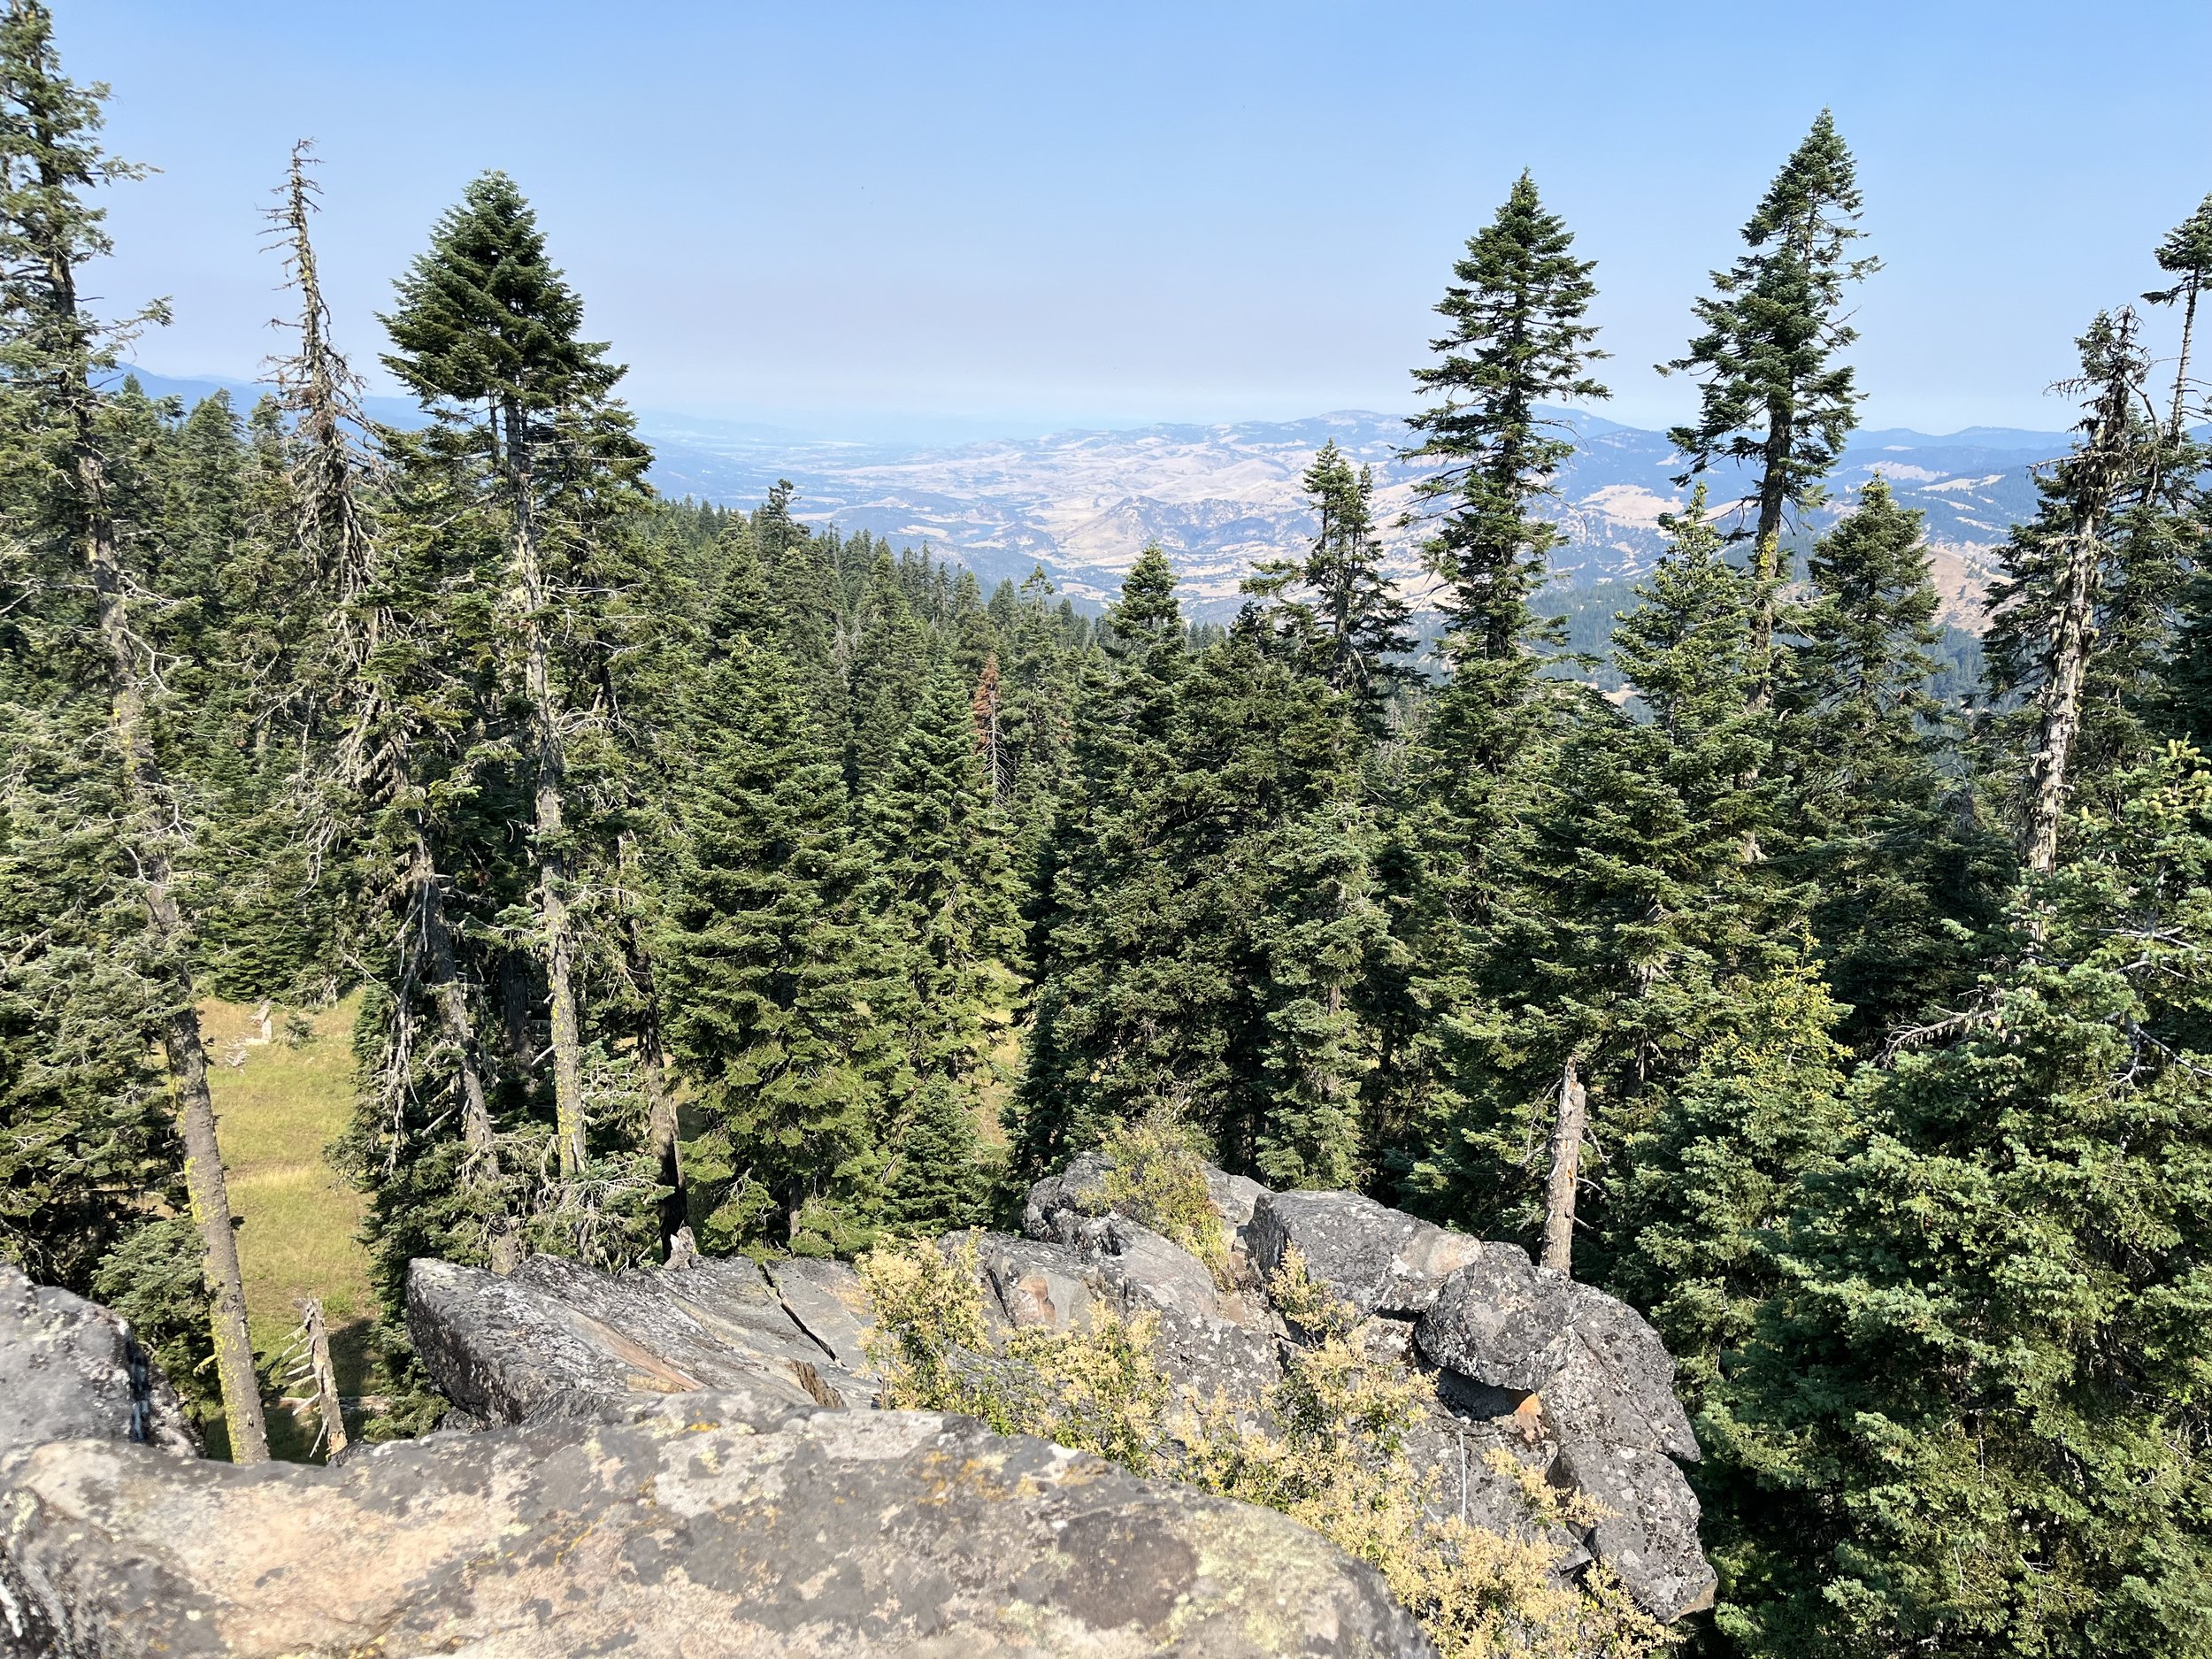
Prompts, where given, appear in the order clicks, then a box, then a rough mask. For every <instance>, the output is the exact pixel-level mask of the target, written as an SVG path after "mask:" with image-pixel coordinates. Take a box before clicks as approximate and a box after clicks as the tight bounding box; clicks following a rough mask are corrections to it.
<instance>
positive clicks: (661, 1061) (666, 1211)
mask: <svg viewBox="0 0 2212 1659" xmlns="http://www.w3.org/2000/svg"><path fill="white" fill-rule="evenodd" d="M625 942H626V947H627V949H628V951H629V956H630V979H631V982H632V983H633V984H634V985H635V986H636V987H637V994H638V1001H639V1003H640V1005H641V1009H642V1013H641V1016H640V1018H639V1021H638V1039H637V1058H638V1069H639V1071H641V1073H642V1074H643V1077H644V1081H645V1101H646V1107H647V1117H646V1134H647V1138H648V1142H649V1147H650V1149H651V1151H652V1154H653V1158H654V1162H655V1163H656V1164H657V1165H658V1166H659V1169H660V1182H661V1185H662V1186H663V1187H666V1188H668V1193H667V1195H666V1196H665V1197H664V1198H663V1199H662V1200H661V1210H660V1227H661V1248H662V1251H663V1254H664V1256H670V1257H672V1256H673V1253H674V1247H675V1240H676V1234H677V1233H678V1232H679V1231H680V1230H681V1229H682V1228H683V1227H684V1226H685V1225H687V1223H688V1222H689V1220H690V1218H691V1211H690V1198H689V1194H687V1193H686V1192H685V1190H684V1169H683V1159H682V1157H681V1156H680V1154H679V1152H678V1150H677V1146H676V1131H677V1127H678V1125H677V1121H676V1099H675V1096H674V1095H672V1094H670V1093H669V1092H668V1059H667V1056H666V1054H665V1053H664V1051H663V1050H662V1048H661V1002H660V992H659V990H658V988H657V987H656V986H655V984H654V982H653V957H652V954H651V953H650V952H649V950H648V949H646V945H645V938H644V934H643V933H642V932H641V929H640V928H639V926H638V923H637V918H636V917H635V916H632V917H631V918H629V924H628V930H627V933H626V936H625Z"/></svg>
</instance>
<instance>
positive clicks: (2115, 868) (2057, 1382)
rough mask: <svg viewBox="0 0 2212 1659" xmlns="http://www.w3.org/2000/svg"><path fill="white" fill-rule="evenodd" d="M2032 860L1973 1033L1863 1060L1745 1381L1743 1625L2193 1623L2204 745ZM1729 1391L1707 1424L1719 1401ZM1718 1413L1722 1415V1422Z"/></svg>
mask: <svg viewBox="0 0 2212 1659" xmlns="http://www.w3.org/2000/svg"><path fill="white" fill-rule="evenodd" d="M2114 793H2115V795H2116V797H2117V799H2118V801H2119V803H2120V804H2119V805H2118V806H2117V808H2116V809H2108V808H2106V807H2104V806H2103V805H2101V804H2092V805H2091V806H2090V807H2088V808H2087V809H2086V810H2084V811H2082V812H2080V813H2078V814H2077V815H2076V817H2075V818H2074V820H2073V822H2072V826H2071V828H2070V833H2069V835H2068V837H2067V839H2066V841H2064V842H2063V843H2062V856H2061V858H2060V860H2059V862H2058V863H2057V864H2056V865H2055V867H2054V868H2053V869H2052V870H2051V871H2049V872H2042V871H2032V872H2030V875H2029V879H2028V881H2027V885H2026V887H2025V888H2024V891H2023V892H2022V893H2021V894H2020V895H2019V896H2018V898H2017V901H2016V903H2015V904H2014V906H2013V907H2012V910H2011V912H2010V915H2009V918H2008V948H2007V949H2006V951H2005V953H2004V955H2003V956H2001V957H2000V958H1999V959H1997V960H1995V961H1994V962H1993V964H1992V966H1991V970H1990V974H1989V978H1988V980H1987V984H1986V996H1985V999H1984V1000H1983V1001H1982V1002H1980V1003H1979V1004H1978V1008H1977V1011H1976V1014H1975V1017H1974V1018H1971V1019H1970V1020H1969V1021H1967V1022H1966V1023H1965V1024H1964V1025H1963V1026H1962V1027H1961V1028H1959V1029H1958V1030H1957V1032H1956V1033H1955V1037H1954V1038H1953V1040H1952V1041H1949V1042H1948V1043H1947V1044H1946V1045H1944V1046H1940V1047H1929V1048H1922V1049H1919V1050H1916V1051H1912V1052H1908V1053H1906V1054H1904V1055H1902V1056H1900V1058H1899V1059H1898V1061H1897V1063H1896V1065H1895V1068H1894V1070H1893V1071H1873V1070H1869V1071H1863V1072H1862V1073H1861V1074H1860V1079H1859V1085H1860V1087H1859V1088H1858V1090H1857V1095H1858V1099H1857V1102H1856V1111H1857V1113H1858V1115H1859V1116H1860V1118H1862V1120H1863V1123H1864V1125H1865V1127H1864V1131H1863V1133H1862V1134H1861V1135H1860V1136H1859V1137H1858V1138H1856V1139H1855V1141H1852V1142H1851V1143H1849V1144H1848V1145H1847V1146H1846V1147H1845V1148H1843V1150H1844V1151H1845V1152H1846V1153H1847V1156H1844V1157H1843V1158H1841V1159H1840V1161H1839V1167H1838V1168H1837V1169H1836V1170H1835V1171H1833V1172H1832V1174H1830V1175H1827V1176H1824V1177H1823V1178H1822V1179H1818V1180H1817V1181H1816V1182H1813V1183H1811V1184H1810V1185H1809V1188H1808V1193H1807V1198H1806V1202H1805V1204H1804V1206H1803V1209H1802V1210H1801V1213H1800V1215H1799V1216H1798V1217H1796V1218H1795V1219H1794V1220H1793V1222H1792V1223H1791V1225H1789V1227H1788V1229H1787V1231H1786V1234H1785V1235H1783V1237H1782V1238H1781V1239H1780V1240H1778V1269H1779V1271H1780V1275H1781V1279H1782V1280H1783V1283H1784V1285H1785V1286H1786V1289H1785V1290H1784V1292H1783V1293H1782V1294H1779V1295H1778V1296H1777V1297H1775V1298H1774V1299H1772V1300H1770V1302H1768V1303H1767V1305H1766V1307H1765V1309H1764V1310H1763V1314H1762V1316H1761V1318H1760V1321H1759V1328H1758V1333H1757V1336H1756V1339H1755V1340H1754V1341H1753V1342H1751V1343H1750V1344H1748V1345H1747V1348H1746V1350H1745V1352H1744V1355H1743V1356H1742V1361H1741V1363H1740V1366H1739V1367H1738V1368H1737V1371H1736V1374H1735V1376H1734V1377H1733V1378H1732V1379H1731V1381H1730V1382H1729V1384H1728V1386H1727V1388H1726V1394H1727V1395H1728V1399H1729V1413H1728V1417H1727V1419H1726V1425H1725V1427H1726V1432H1727V1434H1728V1436H1729V1438H1730V1440H1732V1442H1733V1444H1732V1448H1730V1450H1729V1455H1730V1456H1731V1457H1732V1460H1733V1461H1735V1462H1736V1463H1739V1464H1740V1465H1742V1466H1745V1467H1747V1468H1749V1469H1750V1470H1752V1471H1754V1472H1755V1475H1756V1477H1757V1486H1758V1490H1757V1491H1756V1493H1755V1494H1754V1497H1753V1499H1752V1501H1750V1502H1745V1503H1743V1504H1740V1505H1739V1506H1737V1507H1736V1508H1735V1509H1734V1510H1733V1521H1732V1525H1736V1526H1740V1528H1741V1529H1742V1530H1741V1532H1740V1536H1739V1537H1737V1538H1733V1539H1732V1540H1731V1541H1730V1543H1729V1545H1728V1559H1729V1567H1728V1571H1727V1573H1726V1575H1725V1576H1726V1578H1727V1580H1728V1582H1729V1583H1730V1584H1731V1586H1732V1588H1731V1590H1730V1592H1729V1593H1728V1597H1727V1602H1726V1603H1724V1605H1723V1607H1722V1608H1721V1609H1720V1612H1719V1622H1720V1627H1721V1628H1722V1629H1723V1630H1724V1632H1726V1633H1727V1635H1728V1636H1729V1638H1730V1639H1731V1640H1732V1641H1734V1642H1736V1643H1737V1644H1739V1645H1740V1646H1742V1647H1746V1648H1747V1649H1749V1650H1751V1651H1754V1652H1761V1653H1773V1654H1784V1653H1803V1652H1809V1651H1854V1652H1862V1651H1880V1652H1901V1651H1905V1650H1908V1649H1913V1648H1919V1649H1924V1650H1935V1651H1942V1652H1947V1653H1960V1654H1987V1655H1997V1654H2014V1653H2040V1654H2053V1655H2093V1654H2109V1653H2130V1654H2144V1655H2184V1654H2193V1653H2198V1652H2200V1651H2202V1649H2203V1646H2204V1643H2205V1641H2206V1640H2207V1639H2208V1635H2212V1629H2208V1624H2207V1618H2208V1613H2207V1608H2206V1604H2205V1601H2204V1597H2203V1585H2204V1583H2205V1581H2206V1575H2207V1573H2208V1571H2212V1549H2208V1540H2207V1535H2206V1532H2205V1531H2204V1528H2203V1525H2202V1509H2201V1506H2202V1502H2203V1494H2204V1471H2203V1469H2202V1467H2201V1450H2200V1448H2201V1447H2202V1445H2203V1444H2204V1435H2205V1432H2206V1429H2207V1426H2208V1417H2207V1402H2206V1398H2205V1388H2204V1378H2205V1377H2206V1375H2207V1374H2208V1371H2212V1322H2208V1321H2207V1320H2206V1318H2205V1317H2204V1312H2205V1293H2204V1279H2205V1271H2206V1266H2205V1264H2206V1262H2207V1260H2208V1252H2212V1236H2208V1233H2207V1217H2212V1188H2208V1171H2212V1142H2208V1133H2212V1128H2208V1126H2212V1113H2208V1110H2207V1105H2208V1099H2207V1087H2206V1081H2205V1079H2206V1078H2207V1076H2208V1075H2212V1066H2208V1064H2207V1062H2208V1059H2212V1054H2208V1043H2212V982H2208V979H2207V975H2206V969H2205V964H2206V963H2207V962H2208V961H2212V949H2208V943H2212V910H2208V904H2212V900H2208V894H2212V772H2208V771H2207V768H2206V764H2205V761H2204V759H2203V757H2201V756H2200V755H2198V754H2197V753H2195V752H2194V751H2193V750H2189V749H2175V750H2171V751H2169V752H2167V753H2166V754H2163V755H2162V756H2160V757H2157V758H2156V759H2155V760H2154V762H2153V763H2152V764H2150V765H2149V766H2147V767H2146V768H2144V769H2142V770H2140V771H2139V772H2136V773H2134V774H2133V775H2131V777H2130V778H2129V779H2127V780H2124V782H2123V784H2122V785H2121V787H2119V788H2118V789H2117V790H2116V791H2115V792H2114ZM1712 1421H1713V1420H1712V1419H1709V1422H1712ZM1714 1426H1722V1425H1719V1424H1718V1423H1714Z"/></svg>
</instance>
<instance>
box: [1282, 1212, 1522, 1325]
mask: <svg viewBox="0 0 2212 1659" xmlns="http://www.w3.org/2000/svg"><path fill="white" fill-rule="evenodd" d="M1249 1237H1250V1240H1251V1249H1252V1259H1253V1264H1254V1265H1255V1266H1256V1267H1257V1268H1258V1270H1259V1271H1260V1272H1261V1273H1262V1274H1263V1275H1265V1274H1269V1273H1272V1272H1273V1271H1275V1270H1276V1269H1277V1268H1278V1267H1279V1266H1280V1265H1281V1264H1282V1260H1283V1256H1284V1253H1285V1252H1286V1250H1288V1249H1290V1248H1296V1249H1297V1251H1298V1253H1299V1255H1300V1256H1302V1257H1304V1259H1305V1263H1306V1271H1307V1272H1308V1273H1310V1275H1312V1277H1313V1278H1314V1279H1315V1280H1317V1282H1318V1283H1320V1284H1322V1285H1325V1286H1327V1287H1328V1289H1329V1290H1330V1291H1331V1293H1332V1294H1334V1295H1336V1296H1337V1297H1338V1298H1340V1300H1342V1301H1344V1302H1349V1303H1350V1304H1351V1305H1352V1306H1353V1307H1354V1308H1356V1309H1357V1310H1359V1311H1360V1312H1361V1313H1363V1314H1369V1313H1389V1314H1417V1313H1421V1312H1424V1311H1425V1310H1427V1308H1428V1306H1429V1304H1430V1303H1431V1302H1433V1301H1435V1299H1436V1292H1437V1289H1438V1287H1439V1286H1440V1285H1442V1283H1443V1282H1444V1279H1446V1277H1447V1276H1448V1275H1449V1274H1450V1273H1452V1272H1454V1271H1456V1270H1457V1269H1459V1268H1461V1267H1463V1266H1465V1265H1466V1264H1467V1263H1470V1262H1473V1261H1477V1260H1479V1259H1480V1258H1481V1257H1482V1256H1484V1254H1485V1253H1486V1252H1490V1251H1501V1250H1502V1251H1508V1252H1511V1253H1512V1254H1514V1255H1516V1256H1519V1255H1520V1252H1519V1251H1517V1250H1516V1249H1515V1248H1514V1247H1513V1246H1512V1245H1509V1244H1489V1243H1486V1242H1485V1241H1484V1240H1480V1239H1475V1238H1470V1237H1469V1236H1468V1235H1467V1234H1465V1233H1451V1232H1448V1231H1447V1230H1446V1229H1444V1228H1442V1227H1440V1226H1437V1225H1434V1224H1433V1223H1432V1222H1426V1221H1423V1220H1421V1219H1419V1218H1418V1217H1414V1216H1409V1215H1407V1214H1406V1213H1405V1212H1404V1211H1403V1210H1388V1209H1386V1208H1384V1206H1382V1205H1381V1204H1379V1203H1377V1202H1375V1201H1374V1200H1373V1199H1371V1198H1367V1197H1363V1196H1362V1195H1361V1194H1358V1193H1269V1194H1265V1195H1264V1196H1263V1197H1262V1198H1261V1199H1259V1200H1258V1202H1256V1205H1255V1208H1254V1210H1253V1215H1252V1220H1251V1225H1250V1227H1249ZM1520 1259H1521V1260H1523V1261H1524V1262H1525V1261H1526V1260H1527V1259H1528V1258H1527V1257H1526V1256H1521V1258H1520Z"/></svg>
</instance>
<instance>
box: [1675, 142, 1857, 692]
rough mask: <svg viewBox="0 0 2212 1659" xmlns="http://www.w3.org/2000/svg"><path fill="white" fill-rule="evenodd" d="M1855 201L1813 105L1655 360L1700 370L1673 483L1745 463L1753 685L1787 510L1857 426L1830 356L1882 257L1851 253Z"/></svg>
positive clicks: (1766, 662)
mask: <svg viewBox="0 0 2212 1659" xmlns="http://www.w3.org/2000/svg"><path fill="white" fill-rule="evenodd" d="M1860 211H1861V200H1860V196H1859V185H1858V167H1857V164H1856V163H1855V161H1853V159H1852V157H1851V152H1850V150H1848V149H1847V148H1846V147H1845V145H1844V142H1843V139H1842V137H1841V135H1840V134H1838V133H1837V131H1836V124H1835V119H1834V117H1833V116H1832V115H1831V114H1830V113H1829V111H1826V110H1823V111H1821V112H1820V116H1819V119H1816V121H1814V123H1813V126H1812V130H1811V131H1810V132H1809V133H1808V134H1806V135H1805V138H1804V140H1803V142H1801V143H1800V144H1799V145H1798V147H1797V148H1796V150H1793V151H1792V152H1791V154H1790V157H1789V159H1788V160H1787V161H1786V162H1784V163H1783V164H1782V170H1781V172H1779V173H1777V174H1776V175H1775V178H1774V182H1773V183H1772V184H1771V185H1770V186H1768V187H1767V193H1766V195H1765V196H1764V197H1763V198H1762V200H1761V201H1760V203H1759V206H1758V208H1757V210H1756V211H1755V212H1754V213H1753V214H1752V216H1751V218H1750V219H1749V220H1748V221H1747V223H1746V224H1745V226H1744V228H1743V240H1744V243H1745V246H1746V247H1747V249H1748V250H1749V251H1748V252H1747V253H1745V254H1744V255H1743V256H1742V257H1740V258H1739V259H1738V260H1737V261H1736V263H1735V264H1734V265H1732V266H1731V267H1730V268H1729V269H1728V270H1726V271H1716V272H1714V273H1713V276H1712V281H1713V292H1712V294H1711V295H1710V296H1708V297H1706V298H1703V299H1701V300H1699V301H1698V302H1697V305H1696V311H1697V319H1698V321H1699V323H1700V324H1701V326H1703V327H1704V329H1705V332H1704V333H1703V334H1700V335H1698V336H1697V337H1696V338H1695V339H1694V340H1692V341H1691V342H1690V344H1689V349H1688V350H1687V351H1686V353H1685V354H1684V355H1683V356H1682V357H1678V358H1676V359H1675V360H1674V361H1673V362H1671V363H1669V364H1666V365H1663V370H1662V372H1663V373H1664V372H1669V371H1672V372H1678V373H1689V374H1693V375H1694V376H1696V377H1697V379H1698V380H1699V381H1700V386H1699V395H1700V403H1699V410H1698V419H1697V420H1696V422H1695V423H1694V425H1691V426H1678V427H1676V428H1675V429H1674V430H1673V431H1671V432H1670V433H1669V434H1667V437H1668V441H1669V442H1671V443H1672V444H1673V445H1674V447H1675V449H1677V450H1678V451H1679V452H1680V453H1681V455H1682V456H1683V457H1684V458H1685V459H1686V461H1687V462H1688V463H1689V465H1688V470H1687V471H1686V472H1685V473H1684V474H1683V476H1682V477H1681V478H1679V479H1678V480H1676V481H1677V482H1678V483H1683V484H1686V483H1688V482H1690V481H1691V480H1693V479H1694V478H1696V477H1698V476H1699V475H1701V474H1702V473H1704V472H1708V471H1709V470H1710V469H1711V467H1712V465H1713V464H1714V463H1715V462H1716V461H1725V462H1730V463H1732V464H1735V465H1747V466H1749V467H1750V468H1751V469H1752V479H1751V493H1750V494H1749V495H1747V496H1746V497H1745V499H1744V501H1743V503H1742V505H1743V506H1745V507H1746V508H1748V509H1751V510H1752V512H1751V521H1750V523H1749V524H1747V525H1745V526H1740V528H1739V529H1738V530H1737V531H1736V532H1735V534H1737V535H1739V536H1748V537H1749V538H1750V539H1751V543H1752V548H1753V560H1752V567H1751V572H1750V575H1751V580H1752V584H1753V594H1754V603H1753V608H1752V648H1753V652H1754V656H1755V662H1754V664H1753V670H1752V672H1754V673H1755V675H1756V676H1757V677H1758V687H1759V695H1762V696H1766V695H1771V691H1772V682H1771V675H1772V663H1771V660H1770V642H1771V640H1772V636H1773V630H1774V618H1775V609H1776V605H1777V603H1778V595H1779V594H1780V591H1781V585H1782V583H1783V581H1784V580H1785V579H1786V577H1787V575H1788V568H1787V563H1786V558H1785V557H1784V549H1783V547H1782V533H1783V531H1784V529H1785V527H1786V519H1787V516H1788V514H1789V512H1790V511H1791V510H1792V509H1795V510H1796V511H1797V512H1798V513H1799V514H1800V515H1802V514H1804V513H1805V512H1808V511H1810V510H1811V509H1813V508H1815V507H1816V506H1818V505H1819V504H1820V502H1821V500H1822V490H1821V480H1823V479H1824V478H1825V477H1826V476H1827V475H1828V472H1829V471H1830V469H1831V468H1832V467H1833V466H1834V465H1835V463H1836V458H1837V457H1838V456H1839V455H1840V454H1841V453H1842V451H1843V442H1844V440H1845V438H1847V436H1848V435H1849V434H1850V432H1851V428H1852V427H1853V426H1855V424H1857V419H1858V412H1857V411H1858V399H1859V394H1858V389H1857V386H1856V383H1855V378H1854V375H1853V373H1852V369H1851V365H1848V364H1847V363H1839V362H1838V361H1837V360H1836V358H1837V354H1838V353H1839V352H1840V351H1842V350H1843V349H1845V348H1847V346H1849V345H1850V344H1851V342H1853V341H1854V340H1855V339H1857V338H1858V331H1857V330H1856V329H1855V328H1853V327H1852V326H1851V325H1850V323H1849V321H1848V320H1847V318H1848V313H1847V311H1845V309H1844V292H1845V288H1846V287H1847V285H1848V284H1850V283H1852V282H1855V281H1858V280H1861V279H1862V278H1863V277H1865V276H1867V275H1868V274H1870V273H1871V272H1873V271H1874V270H1875V269H1877V268H1878V267H1877V262H1876V261H1875V260H1873V259H1870V258H1865V257H1857V258H1855V257H1852V256H1851V253H1850V248H1851V244H1852V243H1853V242H1855V241H1857V240H1858V238H1859V237H1860V236H1861V235H1862V234H1863V232H1861V231H1860V230H1859V228H1858V226H1857V220H1858V218H1859V214H1860Z"/></svg>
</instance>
